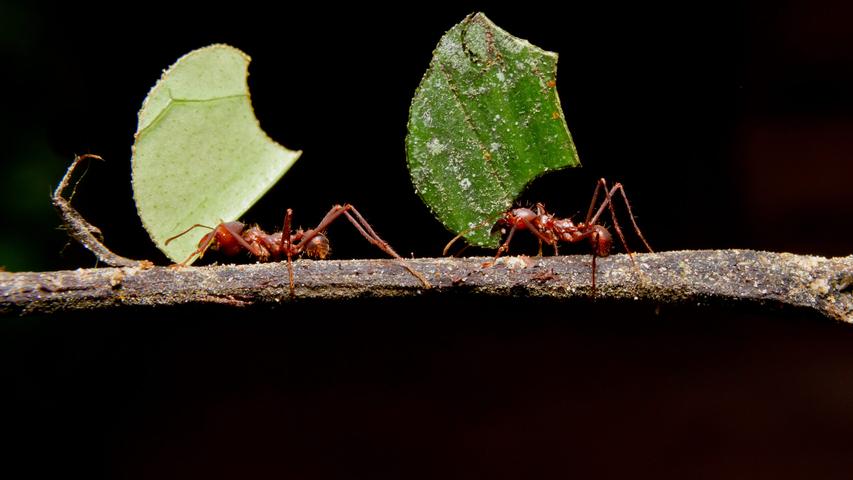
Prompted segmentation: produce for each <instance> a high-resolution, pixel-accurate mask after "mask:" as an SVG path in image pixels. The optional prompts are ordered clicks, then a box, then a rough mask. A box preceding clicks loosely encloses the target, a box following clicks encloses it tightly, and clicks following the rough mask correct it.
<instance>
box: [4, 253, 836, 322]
mask: <svg viewBox="0 0 853 480" xmlns="http://www.w3.org/2000/svg"><path fill="white" fill-rule="evenodd" d="M634 259H635V262H636V263H633V264H632V262H631V261H630V258H629V257H628V256H627V255H613V256H610V257H607V258H599V259H598V262H597V268H598V276H597V288H596V291H595V292H593V290H592V286H591V276H590V257H589V256H560V257H543V258H527V257H507V258H506V259H501V260H500V261H499V262H498V264H496V265H494V266H488V267H484V266H483V264H484V263H485V262H488V261H489V260H491V259H489V258H463V259H457V258H436V259H430V258H424V259H412V260H407V261H408V262H409V263H410V265H411V266H412V267H413V268H415V269H416V270H418V271H420V272H422V273H423V274H424V275H425V276H426V277H427V278H428V279H429V280H430V282H431V283H432V284H433V285H434V288H432V289H429V290H427V289H424V288H423V286H422V285H421V283H420V282H418V280H417V279H416V278H415V277H413V276H412V275H411V274H409V272H407V271H406V270H404V269H403V268H401V267H400V265H399V263H397V262H396V261H393V260H325V261H312V260H299V261H297V262H295V263H294V268H295V276H296V292H295V293H296V296H295V299H291V298H290V296H289V282H288V276H287V269H286V266H285V264H284V263H266V264H248V265H219V266H207V267H184V268H175V267H154V268H140V267H138V266H133V267H121V268H95V269H79V270H75V271H59V272H44V273H33V272H25V273H8V272H0V313H2V314H7V315H8V314H22V315H24V314H44V313H54V312H63V311H71V310H86V311H92V310H102V309H120V308H123V307H126V306H152V307H153V306H169V305H185V304H195V305H201V304H226V305H232V306H249V305H257V306H271V305H276V304H280V303H286V302H290V301H293V300H296V301H299V300H302V299H322V300H326V301H345V300H350V299H356V298H379V297H397V298H400V297H422V296H427V297H429V296H433V297H440V296H442V295H449V294H454V295H470V296H480V297H492V296H514V297H525V298H550V299H557V300H571V299H585V300H589V299H592V298H595V299H596V300H632V301H633V300H636V301H643V302H649V303H656V304H674V303H675V304H700V305H705V304H753V305H761V306H768V307H772V308H805V309H811V310H814V311H817V312H819V313H821V314H823V315H825V316H827V317H830V318H833V319H836V320H841V321H844V322H851V323H853V256H849V257H844V258H830V259H827V258H822V257H812V256H803V255H793V254H788V253H768V252H756V251H750V250H711V251H680V252H664V253H649V254H637V255H634Z"/></svg>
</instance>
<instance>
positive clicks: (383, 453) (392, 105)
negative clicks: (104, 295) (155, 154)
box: [0, 0, 853, 478]
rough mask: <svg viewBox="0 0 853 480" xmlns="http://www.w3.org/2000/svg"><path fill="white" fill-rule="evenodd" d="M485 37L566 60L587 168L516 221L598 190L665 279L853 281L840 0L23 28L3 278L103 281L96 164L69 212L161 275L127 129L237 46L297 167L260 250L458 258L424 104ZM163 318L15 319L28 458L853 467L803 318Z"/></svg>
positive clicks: (831, 373) (825, 353) (435, 314)
mask: <svg viewBox="0 0 853 480" xmlns="http://www.w3.org/2000/svg"><path fill="white" fill-rule="evenodd" d="M558 7H559V8H560V9H562V11H557V8H558ZM475 10H483V11H484V12H485V13H486V14H487V15H488V16H489V17H490V18H491V19H492V20H493V21H494V22H495V23H497V24H498V25H500V26H501V27H503V28H505V29H506V30H508V31H509V32H510V33H513V34H515V35H517V36H520V37H522V38H526V39H528V40H530V41H531V42H532V43H534V44H535V45H538V46H540V47H542V48H545V49H547V50H551V51H556V52H559V53H560V62H559V65H558V77H557V80H558V84H557V88H558V91H559V93H560V97H561V100H562V105H563V109H564V112H565V114H566V118H567V121H568V124H569V128H570V130H571V132H572V135H573V137H574V140H575V143H576V145H577V148H578V151H579V153H580V156H581V160H582V162H583V168H582V169H575V170H568V171H563V172H556V173H552V174H550V175H548V176H546V177H543V178H541V179H539V180H537V181H536V182H535V183H534V184H533V185H531V186H530V188H529V189H528V191H527V192H525V194H524V198H523V199H522V201H526V202H536V201H544V202H546V203H547V205H548V206H549V208H551V209H552V210H554V211H556V212H557V213H560V214H563V215H572V214H574V213H576V212H578V211H581V210H585V209H586V207H587V205H588V202H589V197H590V195H591V192H592V189H593V186H594V182H595V179H597V178H598V177H601V176H604V177H607V178H608V179H610V180H612V181H621V182H622V183H623V184H624V185H625V187H626V189H627V192H628V194H629V196H630V198H631V201H632V204H633V207H634V209H635V213H636V214H637V217H638V221H639V223H640V226H641V227H642V228H643V230H644V233H645V234H646V237H647V238H648V239H649V241H650V242H651V243H652V246H653V247H655V248H656V249H658V250H672V249H693V248H753V249H762V250H773V251H790V252H795V253H808V254H815V255H823V256H838V255H848V254H850V253H851V249H850V240H849V238H850V235H851V233H853V220H851V219H852V218H853V189H851V188H850V187H849V182H850V180H851V179H853V166H851V162H849V161H848V157H849V156H850V153H849V152H850V151H851V150H853V28H850V25H851V22H853V6H851V5H848V4H847V3H845V2H829V1H805V0H793V1H789V2H759V1H750V2H737V3H730V2H704V3H702V4H693V3H691V4H689V5H687V4H684V5H680V4H679V5H677V6H673V5H666V6H663V5H650V4H647V3H640V4H634V5H633V6H614V5H611V4H602V3H600V2H550V3H549V2H533V3H529V2H528V3H527V4H516V5H515V6H512V7H497V6H489V5H486V4H485V3H477V2H469V3H466V2H459V3H457V4H456V5H455V6H453V7H445V6H441V5H438V4H430V3H421V4H418V5H416V6H406V7H400V6H395V7H390V6H389V7H383V8H379V7H371V6H364V5H350V6H343V7H339V6H331V5H328V4H325V3H320V2H315V3H314V4H309V5H305V4H300V5H292V4H290V3H289V2H282V3H280V4H277V5H274V6H270V5H267V4H254V3H251V2H243V3H240V4H239V5H230V6H227V7H225V6H215V5H213V4H209V5H195V6H185V5H181V6H176V5H169V6H166V5H142V4H138V5H136V6H135V7H134V8H132V9H128V7H127V6H121V7H113V8H105V7H97V8H96V7H88V6H81V5H76V4H71V3H68V4H63V5H54V6H50V7H48V6H44V5H42V6H37V5H33V4H30V3H25V2H11V3H10V2H9V1H8V0H2V1H0V56H2V59H3V66H4V75H3V76H2V77H3V78H2V79H0V82H2V83H0V85H2V87H3V88H2V92H3V99H4V100H3V109H2V113H3V114H2V115H0V141H2V143H0V144H2V146H3V150H2V153H0V160H2V163H0V198H2V201H0V219H2V222H0V228H2V234H0V265H2V266H4V267H5V268H6V269H7V270H9V271H22V270H48V269H58V268H77V267H88V266H93V265H94V264H95V262H94V259H93V258H92V257H91V256H90V255H89V254H88V253H87V252H85V251H84V250H82V249H81V248H79V247H78V246H76V245H73V244H72V245H70V246H68V247H67V248H63V247H64V245H65V244H66V243H67V237H66V236H65V234H64V233H63V232H62V231H61V230H60V229H59V227H60V224H61V222H60V221H59V219H58V217H57V216H56V214H55V213H54V212H53V210H52V209H51V207H50V204H49V193H50V192H51V190H52V189H53V187H54V186H55V185H56V183H57V182H58V180H59V179H60V177H61V175H62V173H63V172H64V170H65V168H66V167H67V165H68V164H69V162H70V161H71V159H72V158H73V156H74V154H82V153H95V154H99V155H101V156H103V157H104V158H105V159H106V162H105V163H96V164H93V165H91V168H90V169H89V170H88V173H87V175H86V177H85V178H84V180H83V181H82V183H81V184H80V186H79V188H78V190H77V194H76V196H75V197H74V204H75V205H76V206H77V207H78V209H79V210H80V211H81V213H83V215H84V216H85V217H86V218H88V219H89V220H90V221H91V222H92V223H93V224H95V225H97V226H99V227H100V228H101V229H102V231H103V232H104V235H105V237H106V243H107V245H108V246H109V247H111V248H112V249H113V250H114V251H116V252H117V253H120V254H123V255H126V256H130V257H135V258H148V259H153V260H155V261H156V262H158V263H162V264H165V263H166V259H165V257H163V256H162V255H161V254H160V253H159V252H158V251H157V250H156V249H155V248H154V246H153V244H152V243H151V241H150V240H149V239H148V237H147V234H146V233H145V231H144V230H143V228H142V226H141V223H140V221H139V219H138V217H137V214H136V210H135V207H134V205H133V201H132V193H131V188H130V147H131V144H132V141H133V133H134V132H135V130H136V113H137V111H138V109H139V107H140V106H141V103H142V100H143V99H144V97H145V95H146V94H147V92H148V90H149V89H150V88H151V86H153V84H154V82H155V81H156V80H157V79H158V78H159V76H160V72H161V71H162V70H163V69H164V68H166V67H168V66H169V65H171V64H172V63H173V62H174V61H175V60H176V59H177V58H178V57H180V56H181V55H183V54H184V53H186V52H188V51H190V50H192V49H195V48H198V47H201V46H205V45H208V44H211V43H216V42H224V43H228V44H231V45H233V46H236V47H238V48H240V49H242V50H243V51H245V52H247V53H248V54H249V55H251V56H252V59H253V61H252V64H251V66H250V73H251V76H250V78H249V85H250V88H251V92H252V99H253V103H254V107H255V112H256V115H257V116H258V118H259V119H260V122H261V125H262V127H263V128H264V129H265V130H266V132H267V133H268V134H269V135H270V136H271V137H273V138H275V139H276V140H278V141H279V142H281V143H282V144H284V145H286V146H287V147H289V148H293V149H302V150H304V154H303V156H302V158H301V159H300V160H299V161H298V162H297V163H296V165H295V166H294V167H293V168H292V169H291V170H290V171H289V172H288V173H287V174H286V175H285V177H284V178H283V180H282V181H281V182H279V184H278V185H277V186H276V187H274V188H273V189H272V190H271V191H270V193H269V194H267V196H266V197H265V198H264V199H262V200H261V202H260V203H259V204H258V205H257V206H256V207H254V208H253V209H252V210H251V211H250V212H249V213H247V215H246V218H247V219H248V220H249V221H253V222H258V223H260V224H261V225H262V226H265V227H266V228H268V229H273V228H276V227H277V226H278V225H279V224H280V222H281V218H282V216H283V213H284V209H285V208H287V207H290V208H293V209H294V210H295V213H296V221H297V223H298V224H300V225H303V226H312V225H313V224H314V223H316V222H317V221H318V220H319V218H320V217H321V216H322V215H323V213H325V212H326V210H327V209H328V208H329V206H330V205H332V204H333V203H339V202H350V203H353V204H355V205H356V206H358V207H359V209H360V210H361V212H362V213H363V214H364V215H365V216H366V217H367V218H368V220H370V222H371V223H372V224H373V226H374V227H375V228H376V229H377V230H378V231H379V232H380V234H381V235H382V236H383V237H384V238H385V239H386V240H388V241H389V242H390V243H391V244H392V245H393V246H394V247H395V249H397V250H398V251H399V252H400V253H403V254H404V255H407V254H409V253H413V254H414V255H416V256H434V255H437V254H438V253H439V252H440V250H441V248H442V246H443V245H444V244H445V243H446V241H447V240H448V239H449V237H450V236H451V234H449V233H448V232H447V231H445V230H444V228H443V227H442V226H441V224H440V223H439V222H438V221H437V220H435V219H433V218H432V216H431V215H430V213H429V212H428V210H427V209H426V207H425V206H424V205H423V204H422V203H421V201H420V199H419V198H418V197H417V196H416V195H415V194H414V191H413V188H412V186H411V182H410V181H409V178H408V172H407V170H406V162H405V148H404V138H405V134H406V121H407V116H408V106H409V102H410V100H411V97H412V95H413V93H414V90H415V88H416V87H417V85H418V83H419V81H420V79H421V76H422V75H423V73H424V71H425V70H426V68H427V66H428V64H429V61H430V58H431V53H432V49H433V48H434V46H435V44H436V42H437V41H438V39H439V38H440V37H441V35H442V34H443V33H444V31H446V30H447V29H448V28H450V27H451V26H452V25H453V24H455V23H457V22H459V21H460V20H461V19H462V18H463V17H464V16H465V15H466V14H468V13H470V12H472V11H475ZM330 233H331V239H332V242H333V246H334V255H335V257H336V258H359V257H377V256H381V253H377V251H375V249H374V248H373V247H371V246H369V245H367V243H366V242H364V240H363V239H361V238H360V237H359V236H358V234H357V233H355V232H354V231H352V229H351V228H349V227H347V226H345V225H340V226H336V227H333V230H332V231H331V232H330ZM566 250H568V249H566ZM579 252H583V249H580V250H579ZM412 312H419V314H420V315H419V318H418V319H415V318H413V317H414V316H413V315H412ZM149 313H150V312H136V313H133V314H130V313H128V314H126V315H124V316H123V318H122V320H124V321H117V320H119V319H117V318H114V317H112V316H111V315H110V314H104V315H101V316H91V315H90V316H79V317H70V318H68V317H63V318H52V317H49V318H40V319H22V320H16V319H4V320H3V322H2V324H0V328H1V329H2V330H1V331H0V333H2V336H0V342H2V345H0V347H2V348H0V352H2V353H0V363H2V364H3V365H4V368H3V370H2V371H0V374H2V376H0V380H2V381H3V384H4V385H6V386H7V387H8V388H7V389H6V390H7V392H8V394H4V397H5V398H6V399H11V400H12V407H10V409H7V412H9V415H8V417H9V418H7V419H6V420H9V421H10V423H11V425H12V427H10V428H8V429H6V431H7V432H15V434H14V435H13V434H10V436H11V437H13V443H15V444H16V446H17V450H11V452H13V453H12V454H11V455H10V457H18V458H22V459H25V462H24V463H26V461H30V459H32V462H33V463H32V464H28V465H30V466H32V467H33V468H34V469H33V472H40V471H41V469H47V468H54V467H56V468H58V469H59V468H64V467H68V469H69V471H73V470H80V471H86V472H88V473H90V474H94V475H98V476H104V477H105V478H147V477H153V478H168V477H170V476H174V477H178V476H181V477H192V476H200V475H196V474H198V473H199V472H202V473H203V474H204V475H205V476H208V477H232V478H233V477H239V476H248V475H252V476H256V477H257V476H266V475H268V474H272V475H275V476H277V477H280V476H282V475H287V476H292V477H295V478H316V477H322V478H377V477H378V478H399V477H401V476H404V475H405V476H408V477H421V478H432V477H445V478H456V477H459V478H461V477H466V478H471V477H479V476H490V477H496V478H518V477H543V476H552V475H553V474H558V475H560V476H566V475H571V474H585V475H586V476H592V475H596V474H598V475H602V476H608V475H616V474H618V475H620V476H625V475H631V476H640V477H642V476H656V477H661V476H671V477H677V478H683V477H689V478H756V477H761V476H770V475H773V476H775V477H776V478H802V477H803V476H806V475H809V476H814V474H815V473H817V476H820V477H821V478H849V471H851V469H850V467H851V466H853V444H851V440H850V439H851V438H853V414H851V412H853V338H851V335H853V332H851V330H850V329H849V328H848V327H847V326H844V325H836V324H830V323H828V322H826V321H825V320H822V319H818V318H814V317H812V316H810V315H807V314H801V315H800V314H796V313H794V314H785V315H778V316H775V315H767V314H763V313H762V314H759V313H754V312H745V313H744V312H741V313H735V312H733V311H730V310H722V311H721V310H699V311H694V310H692V309H689V308H686V307H685V308H662V309H655V308H654V306H624V305H623V306H619V305H616V306H612V305H610V306H606V305H601V304H589V305H574V304H572V305H563V304H558V305H553V304H548V305H543V304H539V303H536V302H523V301H514V302H509V301H506V302H503V301H500V302H495V303H489V304H487V305H483V304H481V303H477V302H469V301H463V300H453V299H445V301H444V302H435V301H432V302H431V303H430V302H421V303H417V304H408V303H399V304H398V303H391V304H388V303H380V302H360V303H357V304H352V305H349V304H347V305H336V306H328V305H316V304H297V305H293V306H289V307H287V308H283V309H281V310H279V311H275V312H272V313H270V312H256V311H248V312H245V311H234V312H231V311H228V312H224V313H223V311H221V310H220V311H205V310H186V309H184V310H178V311H173V312H159V313H158V318H157V319H156V320H155V321H150V320H151V319H150V318H149V319H148V321H145V322H141V321H140V322H138V321H136V320H137V319H138V318H143V317H146V315H148V314H149ZM190 317H196V318H197V320H189V318H190ZM214 317H216V318H214ZM362 317H365V318H367V320H361V319H362ZM420 317H426V319H420ZM282 320H285V321H284V322H283V323H282ZM21 453H23V454H24V455H20V454H21ZM46 458H50V459H53V462H43V461H41V460H43V459H46ZM34 475H35V473H34ZM598 475H596V476H598Z"/></svg>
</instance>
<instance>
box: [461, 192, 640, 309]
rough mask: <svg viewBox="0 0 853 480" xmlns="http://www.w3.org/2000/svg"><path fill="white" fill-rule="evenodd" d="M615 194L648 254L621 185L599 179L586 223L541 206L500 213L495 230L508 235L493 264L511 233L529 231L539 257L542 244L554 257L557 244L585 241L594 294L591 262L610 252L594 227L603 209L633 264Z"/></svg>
mask: <svg viewBox="0 0 853 480" xmlns="http://www.w3.org/2000/svg"><path fill="white" fill-rule="evenodd" d="M602 191H603V192H604V200H603V201H602V202H601V205H599V206H598V209H597V210H596V208H595V202H596V201H597V200H598V196H599V195H600V194H601V192H602ZM616 192H619V194H620V195H621V196H622V200H623V201H624V202H625V207H626V208H627V210H628V216H629V217H630V218H631V224H632V225H633V226H634V231H635V232H636V233H637V236H638V237H640V240H642V242H643V245H644V246H645V247H646V249H647V250H648V251H649V252H652V247H650V246H649V243H648V242H647V241H646V239H645V237H643V233H642V232H640V227H639V226H637V221H636V220H635V219H634V214H633V212H631V204H630V203H629V202H628V197H627V195H625V189H624V188H623V187H622V184H621V183H616V184H615V185H613V188H610V189H608V188H607V181H606V180H605V179H603V178H602V179H599V180H598V183H597V184H596V186H595V192H594V193H593V194H592V201H591V202H590V204H589V210H588V211H587V214H586V220H584V221H583V222H578V223H574V222H573V221H572V220H571V219H569V218H557V217H555V216H554V215H552V214H550V213H548V212H546V211H545V206H544V205H542V204H541V203H537V204H536V211H535V212H534V211H533V210H531V209H529V208H513V209H512V210H510V211H508V212H505V213H503V214H502V215H501V217H500V218H499V219H498V220H497V223H496V224H495V228H498V227H500V228H501V229H502V230H503V229H506V228H507V227H509V234H507V236H506V240H505V241H504V243H503V244H502V245H501V246H500V248H498V251H497V253H496V254H495V261H497V259H498V257H500V256H501V254H503V253H504V252H506V251H507V250H508V249H509V242H510V241H512V237H513V235H515V232H516V231H518V230H529V231H530V232H532V233H533V235H535V236H536V237H537V238H538V239H539V254H540V255H541V254H542V243H543V242H544V243H547V244H548V245H552V246H553V247H554V255H557V254H558V252H557V245H558V244H559V243H560V242H566V243H576V242H581V241H584V240H586V241H587V242H589V245H590V247H591V248H592V291H593V292H595V259H596V257H606V256H608V255H610V248H611V247H612V246H613V237H612V236H611V235H610V232H609V231H608V230H607V228H606V227H604V226H603V225H599V224H598V220H599V218H600V217H601V214H602V213H604V209H605V208H608V209H609V210H610V216H611V218H612V219H613V228H615V229H616V233H617V234H618V235H619V240H620V241H621V242H622V246H623V247H625V250H626V251H627V252H628V255H629V256H630V258H631V262H633V261H634V257H633V256H632V252H631V249H630V248H628V244H627V243H626V242H625V235H623V234H622V229H621V228H620V227H619V222H618V221H617V220H616V212H615V210H614V209H613V197H614V196H615V195H616ZM593 212H594V213H593ZM469 231H470V230H468V231H466V232H463V233H461V234H459V235H457V236H456V237H454V238H453V240H451V241H450V243H448V244H447V246H446V247H444V255H447V251H448V250H449V249H450V246H451V245H453V243H454V242H456V241H457V240H458V239H459V238H461V237H462V236H463V235H465V234H466V233H468V232H469Z"/></svg>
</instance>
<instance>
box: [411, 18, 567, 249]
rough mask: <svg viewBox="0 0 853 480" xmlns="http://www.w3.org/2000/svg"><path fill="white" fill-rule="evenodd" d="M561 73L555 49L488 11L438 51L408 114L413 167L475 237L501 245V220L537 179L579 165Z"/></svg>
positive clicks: (448, 214) (433, 198) (433, 204)
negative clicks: (501, 23) (505, 26)
mask: <svg viewBox="0 0 853 480" xmlns="http://www.w3.org/2000/svg"><path fill="white" fill-rule="evenodd" d="M556 75H557V54H556V53H552V52H547V51H544V50H542V49H540V48H538V47H536V46H534V45H531V44H530V43H529V42H527V41H526V40H522V39H519V38H516V37H513V36H512V35H510V34H509V33H507V32H506V31H504V30H502V29H500V28H499V27H498V26H496V25H495V24H494V23H492V22H491V21H490V20H489V19H488V18H486V16H485V15H483V14H482V13H477V14H473V15H470V16H468V17H467V18H465V20H463V21H462V22H461V23H459V24H458V25H456V26H454V27H453V28H451V29H450V31H448V32H447V33H446V34H445V35H444V36H443V37H442V38H441V41H439V43H438V46H437V47H436V49H435V51H434V52H433V58H432V62H431V63H430V67H429V69H428V70H427V72H426V74H425V75H424V78H423V80H421V84H420V86H419V87H418V89H417V91H416V92H415V96H414V98H413V99H412V106H411V109H410V111H409V133H408V136H407V137H406V149H407V158H408V162H409V173H410V174H411V177H412V182H413V183H414V186H415V190H416V191H417V192H418V194H419V195H420V197H421V198H422V199H423V200H424V202H425V203H426V204H427V205H428V206H429V208H430V209H431V210H432V212H433V214H434V215H435V216H436V218H438V219H439V220H440V221H441V222H442V223H443V224H444V225H445V226H446V227H447V228H448V229H449V230H451V231H452V232H454V233H457V234H459V233H463V232H466V231H467V233H466V234H465V239H466V240H467V241H468V242H469V243H470V244H473V245H478V246H484V247H492V248H494V247H497V246H498V243H499V235H497V234H493V233H492V232H491V229H492V226H493V225H494V224H495V222H496V220H497V219H498V217H499V216H500V214H501V213H503V212H505V211H507V210H508V209H509V208H511V207H512V204H513V202H514V201H515V199H516V198H517V197H518V195H520V194H521V192H522V191H523V190H524V188H525V186H526V185H527V184H528V183H530V182H531V181H532V180H533V179H535V178H536V177H538V176H539V175H541V174H543V173H545V172H548V171H550V170H555V169H559V168H564V167H574V166H579V165H580V160H579V159H578V156H577V152H576V151H575V146H574V143H573V142H572V138H571V135H570V134H569V130H568V127H567V126H566V121H565V118H564V117H563V110H562V108H561V107H560V99H559V96H558V95H557V89H556V83H555V82H556ZM472 229H473V230H472Z"/></svg>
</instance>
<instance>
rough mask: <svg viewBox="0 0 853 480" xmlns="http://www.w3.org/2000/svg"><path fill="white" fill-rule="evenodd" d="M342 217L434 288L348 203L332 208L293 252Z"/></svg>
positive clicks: (416, 276) (426, 285) (425, 285)
mask: <svg viewBox="0 0 853 480" xmlns="http://www.w3.org/2000/svg"><path fill="white" fill-rule="evenodd" d="M350 212H352V215H350ZM341 215H343V216H345V217H346V218H347V220H349V222H350V223H352V225H353V226H354V227H355V229H356V230H358V233H360V234H361V236H363V237H364V238H365V239H366V240H367V241H368V242H370V243H372V244H373V245H375V246H376V247H377V248H379V249H380V250H382V251H383V252H385V253H387V254H388V255H390V256H392V257H394V258H395V259H396V260H398V261H399V262H400V264H401V265H402V266H403V268H405V269H406V270H408V271H409V273H411V274H412V275H414V276H415V278H417V279H418V280H420V282H421V283H422V284H423V285H424V287H425V288H431V287H432V285H430V283H429V282H428V281H427V279H426V278H425V277H424V276H423V275H422V274H421V273H420V272H418V271H417V270H415V269H413V268H412V267H411V266H409V264H408V263H407V262H406V261H405V260H404V259H403V257H401V256H400V254H398V253H397V252H395V251H394V249H393V248H391V245H389V244H388V242H386V241H385V240H383V239H382V238H381V237H380V236H379V235H378V234H377V233H376V232H375V231H374V230H373V228H372V227H371V226H370V224H369V223H367V220H365V219H364V217H362V216H361V213H359V211H358V210H357V209H356V208H355V207H353V206H352V205H350V204H348V203H347V204H345V205H335V206H334V207H332V209H331V210H329V212H328V213H327V214H326V216H325V217H323V219H322V220H320V223H318V224H317V227H315V228H314V229H312V230H309V231H308V232H306V233H305V235H304V236H303V237H302V240H301V241H300V242H299V243H298V244H296V246H295V247H294V248H293V250H294V251H296V252H301V251H302V250H303V249H304V248H305V245H307V244H308V242H309V241H310V240H311V239H312V238H314V237H316V236H317V235H318V234H319V233H321V232H323V231H325V230H326V228H328V227H329V225H330V224H331V223H332V222H334V221H335V220H337V219H338V217H340V216H341ZM353 215H354V217H353Z"/></svg>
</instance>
